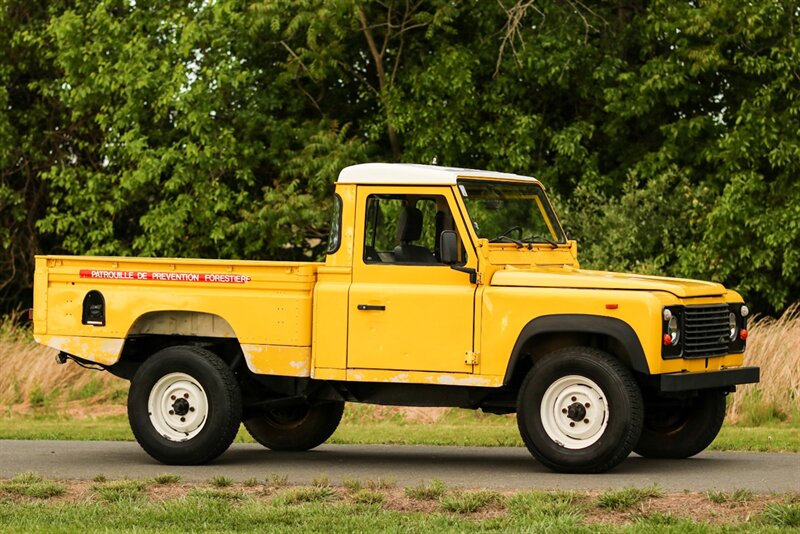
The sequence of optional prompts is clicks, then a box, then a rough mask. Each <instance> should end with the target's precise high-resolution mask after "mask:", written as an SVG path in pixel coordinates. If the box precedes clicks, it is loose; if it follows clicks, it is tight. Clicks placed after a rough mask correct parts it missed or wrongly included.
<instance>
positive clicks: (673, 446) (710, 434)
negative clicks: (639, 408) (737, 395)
mask: <svg viewBox="0 0 800 534" xmlns="http://www.w3.org/2000/svg"><path fill="white" fill-rule="evenodd" d="M725 396H726V393H725V392H724V391H719V390H704V391H700V392H699V393H698V395H697V396H696V397H694V398H692V399H689V400H684V401H678V400H673V401H670V400H669V399H661V398H655V399H652V400H648V402H646V403H645V417H644V428H643V429H642V435H641V437H640V438H639V443H637V444H636V447H634V449H633V452H635V453H636V454H639V455H641V456H644V457H645V458H689V457H690V456H694V455H695V454H698V453H700V452H702V451H704V450H705V449H706V447H708V446H709V445H711V442H712V441H714V439H715V438H716V437H717V434H719V431H720V429H721V428H722V422H723V421H724V419H725Z"/></svg>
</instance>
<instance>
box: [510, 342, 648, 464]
mask: <svg viewBox="0 0 800 534" xmlns="http://www.w3.org/2000/svg"><path fill="white" fill-rule="evenodd" d="M642 404H643V403H642V393H641V391H640V390H639V386H638V384H637V383H636V380H635V379H634V377H633V375H632V374H631V372H630V371H629V370H628V369H627V368H626V367H625V366H624V365H623V364H622V363H621V362H620V361H619V360H618V359H617V358H615V357H614V356H612V355H611V354H609V353H607V352H604V351H602V350H599V349H597V348H594V347H565V348H563V349H558V350H555V351H553V352H551V353H549V354H545V355H544V356H542V357H540V358H539V359H538V360H537V361H536V362H535V363H534V365H533V366H532V367H531V369H530V371H528V375H527V376H526V377H525V379H524V380H523V381H522V384H521V385H520V388H519V394H518V396H517V425H518V426H519V432H520V436H521V437H522V441H523V442H524V443H525V446H526V447H527V448H528V450H529V451H530V453H531V454H532V455H533V456H534V457H535V458H536V459H537V460H539V461H540V462H541V463H542V464H544V465H545V466H547V467H549V468H550V469H553V470H554V471H558V472H561V473H602V472H604V471H608V470H609V469H611V468H613V467H614V466H616V465H618V464H619V463H620V462H621V461H623V460H624V459H625V458H626V457H627V456H628V454H629V453H630V452H631V449H633V446H634V445H635V444H636V442H637V441H639V436H640V435H641V433H642V417H643V412H644V409H643V406H642Z"/></svg>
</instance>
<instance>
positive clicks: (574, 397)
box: [540, 375, 609, 449]
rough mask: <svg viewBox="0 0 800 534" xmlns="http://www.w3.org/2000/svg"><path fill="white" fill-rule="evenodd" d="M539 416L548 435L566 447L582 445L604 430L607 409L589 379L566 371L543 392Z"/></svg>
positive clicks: (592, 442) (579, 446)
mask: <svg viewBox="0 0 800 534" xmlns="http://www.w3.org/2000/svg"><path fill="white" fill-rule="evenodd" d="M540 416H541V420H542V426H543V427H544V431H545V433H547V435H548V436H549V437H550V439H552V440H553V441H555V442H556V443H558V444H559V445H560V446H562V447H564V448H567V449H584V448H586V447H589V446H590V445H592V444H594V443H595V442H596V441H597V440H598V439H600V437H601V436H602V435H603V433H604V432H605V430H606V427H607V426H608V417H609V409H608V403H607V402H606V395H605V393H604V392H603V390H602V389H601V388H600V386H598V385H597V384H596V383H595V382H594V381H593V380H590V379H589V378H586V377H584V376H580V375H568V376H564V377H562V378H559V379H558V380H556V381H555V382H553V383H552V384H551V385H550V387H548V388H547V390H546V391H545V392H544V395H543V396H542V403H541V406H540Z"/></svg>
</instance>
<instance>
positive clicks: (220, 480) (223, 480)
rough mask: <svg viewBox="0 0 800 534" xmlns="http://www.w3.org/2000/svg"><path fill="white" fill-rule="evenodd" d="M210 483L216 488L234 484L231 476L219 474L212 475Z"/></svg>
mask: <svg viewBox="0 0 800 534" xmlns="http://www.w3.org/2000/svg"><path fill="white" fill-rule="evenodd" d="M208 483H209V484H211V485H212V486H214V487H215V488H227V487H229V486H232V485H233V479H232V478H230V477H226V476H225V475H217V476H214V477H211V478H210V479H209V480H208Z"/></svg>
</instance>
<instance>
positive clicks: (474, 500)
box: [441, 490, 503, 514]
mask: <svg viewBox="0 0 800 534" xmlns="http://www.w3.org/2000/svg"><path fill="white" fill-rule="evenodd" d="M502 500H503V498H502V496H501V495H500V494H499V493H498V492H496V491H490V490H479V491H469V492H463V493H462V492H459V493H455V494H453V495H449V496H447V497H444V498H442V500H441V503H442V508H443V509H444V510H445V511H447V512H453V513H457V514H473V513H475V512H477V511H478V510H482V509H484V508H487V507H489V506H492V505H495V504H498V503H500V502H502Z"/></svg>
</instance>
